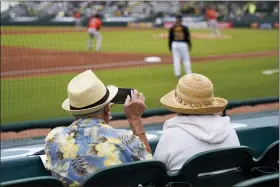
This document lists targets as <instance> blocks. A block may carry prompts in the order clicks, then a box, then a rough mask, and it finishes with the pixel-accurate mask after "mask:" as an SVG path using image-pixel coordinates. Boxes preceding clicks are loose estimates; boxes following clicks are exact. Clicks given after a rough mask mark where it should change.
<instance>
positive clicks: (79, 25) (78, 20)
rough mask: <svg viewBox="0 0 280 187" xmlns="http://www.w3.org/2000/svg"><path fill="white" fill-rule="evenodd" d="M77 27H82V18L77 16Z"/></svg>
mask: <svg viewBox="0 0 280 187" xmlns="http://www.w3.org/2000/svg"><path fill="white" fill-rule="evenodd" d="M75 27H76V29H77V28H79V27H81V19H80V18H77V19H76V25H75Z"/></svg>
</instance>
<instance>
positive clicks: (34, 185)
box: [1, 176, 63, 187]
mask: <svg viewBox="0 0 280 187" xmlns="http://www.w3.org/2000/svg"><path fill="white" fill-rule="evenodd" d="M1 186H3V187H39V186H40V187H50V186H51V187H63V184H62V183H61V182H60V181H59V180H58V179H57V178H56V177H50V176H44V177H32V178H26V179H19V180H12V181H9V182H3V183H1Z"/></svg>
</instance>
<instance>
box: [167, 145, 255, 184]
mask: <svg viewBox="0 0 280 187" xmlns="http://www.w3.org/2000/svg"><path fill="white" fill-rule="evenodd" d="M252 167H253V156H252V153H251V149H250V148H248V147H245V146H239V147H232V148H223V149H216V150H211V151H206V152H203V153H199V154H197V155H194V156H193V157H191V158H190V159H189V160H187V161H186V163H185V164H184V165H183V167H182V168H181V170H180V171H179V173H178V174H176V175H173V176H171V181H172V182H173V181H177V182H187V183H190V184H191V185H192V186H232V185H234V184H236V183H237V182H240V181H243V180H245V179H248V178H249V177H250V170H251V168H252Z"/></svg>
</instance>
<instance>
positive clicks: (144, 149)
mask: <svg viewBox="0 0 280 187" xmlns="http://www.w3.org/2000/svg"><path fill="white" fill-rule="evenodd" d="M118 90H119V89H118V88H117V87H116V86H105V85H104V84H103V83H102V82H101V81H100V80H99V79H98V77H97V76H96V75H95V74H94V73H93V72H92V71H91V70H87V71H85V72H82V73H80V74H79V75H77V76H75V77H74V78H73V79H72V80H71V81H70V82H69V84H68V87H67V93H68V98H67V99H65V100H64V102H63V103H62V108H63V109H64V110H65V111H67V112H69V113H70V114H72V115H73V116H74V117H75V121H74V122H73V123H72V124H71V125H70V126H68V127H57V128H55V129H53V130H52V131H51V132H50V133H49V134H48V135H47V137H46V139H45V142H46V146H45V153H46V157H47V161H46V164H45V167H46V168H47V169H48V170H50V171H51V172H52V173H53V175H55V176H58V177H59V179H61V180H62V182H63V183H64V184H65V186H83V185H84V183H85V181H86V179H87V178H88V177H89V176H90V175H91V174H93V173H94V172H95V171H96V169H101V168H104V167H108V166H113V165H116V164H122V163H128V162H133V161H136V160H146V159H151V158H152V155H151V149H150V146H149V143H148V140H147V137H146V135H145V131H144V127H143V124H142V122H141V116H142V114H143V112H144V110H145V102H144V100H145V97H144V95H143V94H142V93H139V92H138V91H137V90H134V92H133V93H132V94H131V96H130V95H128V96H127V97H126V100H125V103H124V112H125V114H126V116H127V120H128V123H129V125H130V128H131V131H128V130H124V129H115V128H113V127H111V126H110V125H109V121H110V118H111V104H112V102H114V100H113V99H114V98H115V96H116V95H117V94H118ZM122 102H123V100H122ZM123 150H126V151H123ZM81 164H82V165H81ZM62 165H63V167H64V171H65V172H62V173H61V172H59V171H60V170H61V169H60V167H61V166H62ZM81 166H83V167H82V170H81V169H80V168H79V167H81Z"/></svg>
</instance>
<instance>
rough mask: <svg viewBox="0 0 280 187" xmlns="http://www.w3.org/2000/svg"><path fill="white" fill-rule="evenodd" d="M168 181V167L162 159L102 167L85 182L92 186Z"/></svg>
mask: <svg viewBox="0 0 280 187" xmlns="http://www.w3.org/2000/svg"><path fill="white" fill-rule="evenodd" d="M167 183H168V175H167V169H166V167H165V165H164V164H163V163H162V162H160V161H154V160H149V161H137V162H133V163H127V164H121V165H116V166H112V167H107V168H104V169H101V170H99V171H97V172H96V173H94V174H93V175H92V176H90V177H89V178H88V180H87V181H86V182H85V185H84V187H90V186H138V184H142V185H153V186H164V185H165V184H167Z"/></svg>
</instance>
